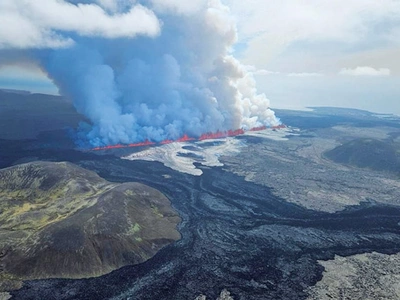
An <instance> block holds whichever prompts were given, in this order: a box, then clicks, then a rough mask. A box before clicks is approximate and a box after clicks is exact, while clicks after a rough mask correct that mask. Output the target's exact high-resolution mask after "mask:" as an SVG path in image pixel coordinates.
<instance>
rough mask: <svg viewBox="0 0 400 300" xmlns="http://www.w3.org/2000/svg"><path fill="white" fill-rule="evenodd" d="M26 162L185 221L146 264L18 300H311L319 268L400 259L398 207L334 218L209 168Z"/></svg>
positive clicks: (67, 156)
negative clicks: (141, 186)
mask: <svg viewBox="0 0 400 300" xmlns="http://www.w3.org/2000/svg"><path fill="white" fill-rule="evenodd" d="M29 155H30V156H32V157H36V158H39V159H40V158H42V159H49V158H50V159H53V160H68V161H71V162H73V163H77V164H79V165H81V166H83V167H86V168H88V169H91V170H94V171H96V172H98V173H99V174H100V176H102V177H104V178H105V179H107V180H110V181H117V182H124V181H138V182H142V183H145V184H148V185H150V186H152V187H155V188H157V189H159V190H160V191H162V192H163V193H164V194H165V195H167V196H168V198H169V199H171V201H172V203H173V205H174V207H175V208H176V209H177V210H178V212H179V214H180V215H181V217H182V219H183V221H182V223H181V224H180V227H179V230H180V232H181V233H182V240H180V241H178V242H176V243H174V244H172V245H170V246H167V247H165V248H164V249H162V250H161V251H160V252H159V253H158V254H157V255H156V256H155V257H154V258H152V259H150V260H149V261H147V262H145V263H143V264H140V265H137V266H129V267H125V268H122V269H119V270H117V271H114V272H112V273H111V274H108V275H105V276H102V277H99V278H93V279H84V280H60V279H54V280H37V281H30V282H25V285H24V287H23V288H22V289H21V290H19V291H15V292H12V295H13V296H14V297H15V299H47V300H50V299H110V298H112V299H135V300H136V299H171V300H179V299H184V300H190V299H194V298H195V297H196V296H197V295H199V294H201V293H203V294H205V295H207V296H208V297H210V299H215V298H217V295H218V294H219V293H220V292H221V290H222V289H223V288H227V289H228V290H229V291H230V292H231V293H232V295H233V297H234V298H235V299H236V300H239V299H246V300H248V299H257V300H260V299H291V300H294V299H305V298H306V297H307V294H306V292H305V289H306V288H307V287H309V286H312V285H314V284H315V283H316V282H317V281H318V280H320V279H321V277H322V271H323V268H322V266H320V265H318V263H317V260H318V259H324V260H325V259H332V258H333V257H334V255H335V254H338V255H352V254H357V253H364V252H370V251H378V252H382V253H395V252H399V251H400V226H399V225H398V223H399V222H400V209H399V208H396V207H383V206H373V205H364V206H360V207H353V208H351V209H348V210H346V211H343V212H339V213H335V214H328V213H321V212H315V211H311V210H307V209H304V208H302V207H299V206H296V205H294V204H290V203H287V202H285V201H284V200H282V199H280V198H278V197H276V196H274V195H272V193H271V191H270V190H269V189H268V188H266V187H263V186H260V185H256V184H253V183H249V182H246V181H244V180H243V178H241V177H239V176H236V175H234V174H232V173H229V172H226V171H224V170H223V169H222V168H212V169H206V168H204V169H203V171H204V175H203V176H201V177H195V176H190V175H186V174H181V173H178V172H175V171H172V170H170V169H168V168H166V167H164V166H163V165H162V164H160V163H155V162H139V161H136V162H132V161H122V160H120V159H117V158H113V157H111V156H97V155H93V154H89V153H79V152H76V151H69V152H64V151H57V152H56V151H51V150H46V151H44V150H40V151H39V150H32V149H31V150H30V151H29ZM3 164H4V162H3ZM163 175H169V176H171V178H169V179H166V178H165V177H163ZM55 267H56V266H55Z"/></svg>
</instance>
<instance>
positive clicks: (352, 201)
mask: <svg viewBox="0 0 400 300" xmlns="http://www.w3.org/2000/svg"><path fill="white" fill-rule="evenodd" d="M394 131H398V130H397V129H396V128H387V127H382V128H379V127H378V128H374V129H373V130H370V128H366V129H365V128H358V129H357V130H356V129H355V128H353V127H351V126H349V127H348V130H347V129H346V127H345V126H341V127H334V128H323V129H318V130H313V131H312V132H311V131H307V130H303V131H301V132H296V135H292V136H289V140H287V141H277V140H269V139H258V140H255V142H253V143H249V144H248V146H247V147H246V148H243V151H242V152H241V153H240V154H238V155H236V156H226V157H224V158H223V159H221V161H222V162H223V163H224V165H225V168H226V169H227V170H229V171H231V172H234V173H236V174H239V175H240V176H244V177H245V178H246V180H248V181H252V182H255V183H258V184H262V185H265V186H268V187H272V188H273V193H274V194H275V195H277V196H279V197H282V198H283V199H285V200H287V201H289V202H292V203H295V204H298V205H301V206H303V207H306V208H309V209H313V210H317V211H326V212H335V211H339V210H343V209H344V208H346V207H348V206H354V205H359V204H360V203H363V202H370V203H373V202H375V203H382V204H389V205H400V181H399V180H398V179H399V175H398V174H396V173H390V172H384V171H382V172H378V171H372V170H370V169H367V168H365V169H363V168H356V167H353V166H349V165H341V164H337V163H334V162H332V161H330V160H329V159H327V158H325V157H324V152H326V151H328V150H331V149H333V148H335V147H336V146H338V145H340V143H341V141H342V140H348V139H352V138H354V139H356V138H359V137H373V138H376V137H377V136H380V137H381V138H387V137H388V134H389V133H391V132H394ZM299 133H300V134H299ZM399 171H400V170H399Z"/></svg>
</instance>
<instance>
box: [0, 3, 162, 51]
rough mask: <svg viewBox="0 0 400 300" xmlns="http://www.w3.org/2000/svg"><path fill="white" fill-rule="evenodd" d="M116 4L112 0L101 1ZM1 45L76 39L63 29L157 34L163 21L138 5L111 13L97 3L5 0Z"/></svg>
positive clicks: (60, 43)
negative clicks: (125, 11) (125, 10)
mask: <svg viewBox="0 0 400 300" xmlns="http://www.w3.org/2000/svg"><path fill="white" fill-rule="evenodd" d="M101 2H102V4H103V5H105V6H107V5H108V7H109V8H113V7H112V6H111V5H112V4H113V3H112V2H111V1H101ZM0 20H2V24H3V26H2V27H0V48H20V49H23V48H57V47H66V46H69V45H71V44H72V43H73V40H72V39H71V38H68V37H65V36H64V35H63V34H62V33H63V32H74V33H76V34H78V35H81V36H100V37H104V38H119V37H134V36H136V35H149V36H155V35H157V34H158V33H159V31H160V23H159V21H158V19H157V17H156V16H155V14H154V13H153V12H152V11H151V10H149V9H147V8H145V7H143V6H141V5H135V6H132V7H131V9H130V10H129V11H128V12H127V13H123V14H109V13H107V12H106V11H105V10H104V9H103V8H102V7H100V6H99V5H97V4H77V5H74V4H71V3H68V2H66V1H63V0H41V1H36V0H1V1H0Z"/></svg>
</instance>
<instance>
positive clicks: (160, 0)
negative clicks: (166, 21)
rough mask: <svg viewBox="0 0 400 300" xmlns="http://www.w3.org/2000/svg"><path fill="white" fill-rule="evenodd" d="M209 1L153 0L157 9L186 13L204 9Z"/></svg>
mask: <svg viewBox="0 0 400 300" xmlns="http://www.w3.org/2000/svg"><path fill="white" fill-rule="evenodd" d="M103 1H104V0H103ZM207 2H208V1H207V0H188V1H182V0H151V3H152V4H153V6H154V8H155V9H156V11H161V12H162V11H172V12H176V13H178V14H186V15H190V14H194V13H197V12H199V11H200V10H201V9H204V8H205V7H206V6H207ZM210 2H211V1H210Z"/></svg>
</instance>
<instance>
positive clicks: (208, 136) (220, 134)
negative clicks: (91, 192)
mask: <svg viewBox="0 0 400 300" xmlns="http://www.w3.org/2000/svg"><path fill="white" fill-rule="evenodd" d="M269 128H270V129H284V128H286V125H284V124H281V125H278V126H273V127H266V126H260V127H254V128H251V129H250V130H249V131H262V130H266V129H269ZM245 133H246V131H245V130H243V129H236V130H227V131H217V132H207V133H203V134H202V135H201V136H200V137H199V138H198V139H196V138H192V137H189V136H188V135H187V134H185V135H183V136H182V137H181V138H179V139H177V140H169V139H167V140H163V141H161V142H160V143H158V144H159V145H166V144H171V143H183V142H190V141H204V140H215V139H220V138H226V137H233V136H238V135H242V134H245ZM154 145H157V144H156V143H154V142H151V141H149V140H145V141H144V142H139V143H134V144H117V145H108V146H101V147H96V148H93V149H91V150H92V151H99V150H110V149H121V148H133V147H144V146H154Z"/></svg>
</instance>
